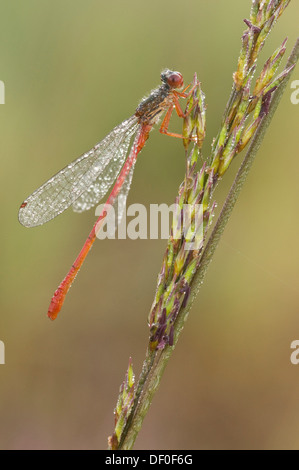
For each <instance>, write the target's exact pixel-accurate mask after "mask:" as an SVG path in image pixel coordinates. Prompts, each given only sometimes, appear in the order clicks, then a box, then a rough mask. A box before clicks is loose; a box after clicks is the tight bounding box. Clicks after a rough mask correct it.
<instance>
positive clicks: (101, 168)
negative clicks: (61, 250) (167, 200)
mask: <svg viewBox="0 0 299 470" xmlns="http://www.w3.org/2000/svg"><path fill="white" fill-rule="evenodd" d="M137 128H138V120H137V118H136V117H135V116H132V117H131V118H129V119H127V120H126V121H124V122H122V123H121V124H120V125H119V126H117V127H115V128H114V129H113V130H112V131H111V132H110V134H108V135H107V136H106V137H105V138H104V139H103V140H102V141H101V142H99V143H98V144H97V145H95V146H94V147H93V148H92V149H91V150H89V151H88V152H86V153H84V154H83V155H81V156H80V157H79V158H77V160H75V161H73V162H72V163H70V164H69V165H68V166H66V167H65V168H63V169H62V170H61V171H60V172H59V173H57V174H56V175H55V176H53V177H52V178H50V179H49V180H48V181H47V182H46V183H44V184H43V185H42V186H41V187H40V188H38V189H37V190H36V191H34V193H32V194H31V196H29V197H28V198H27V199H26V200H25V201H24V202H23V204H22V205H21V207H20V211H19V221H20V222H21V224H22V225H25V227H35V226H37V225H42V224H44V223H45V222H48V221H49V220H51V219H53V218H54V217H56V216H57V215H59V214H61V212H63V211H64V210H65V209H67V208H68V207H69V206H71V205H72V204H74V202H75V201H76V200H77V199H78V198H80V196H82V198H81V199H79V202H78V204H77V205H75V209H76V210H79V211H80V212H81V211H82V210H86V209H87V208H90V207H91V206H92V205H94V204H96V203H97V202H98V201H99V198H101V197H103V196H104V194H105V193H106V192H107V191H108V189H109V187H110V185H111V184H112V182H113V181H114V179H115V178H116V176H117V174H118V172H119V171H120V168H121V166H122V164H123V163H124V160H125V157H126V153H127V150H128V146H129V143H130V140H131V138H132V136H133V135H134V134H135V132H136V130H137ZM119 159H120V160H121V162H122V163H121V162H119ZM101 175H102V176H103V178H102V179H101V181H98V182H97V181H96V180H97V179H98V178H99V177H100V176H101Z"/></svg>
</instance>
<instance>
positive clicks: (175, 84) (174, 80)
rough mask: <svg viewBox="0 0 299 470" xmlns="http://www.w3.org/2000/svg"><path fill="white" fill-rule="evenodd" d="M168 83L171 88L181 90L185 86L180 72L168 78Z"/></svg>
mask: <svg viewBox="0 0 299 470" xmlns="http://www.w3.org/2000/svg"><path fill="white" fill-rule="evenodd" d="M167 83H168V85H169V86H170V87H171V88H181V87H182V86H183V85H184V80H183V76H182V75H181V74H180V72H172V73H171V74H169V76H168V77H167Z"/></svg>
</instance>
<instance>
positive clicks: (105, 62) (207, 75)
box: [0, 0, 299, 449]
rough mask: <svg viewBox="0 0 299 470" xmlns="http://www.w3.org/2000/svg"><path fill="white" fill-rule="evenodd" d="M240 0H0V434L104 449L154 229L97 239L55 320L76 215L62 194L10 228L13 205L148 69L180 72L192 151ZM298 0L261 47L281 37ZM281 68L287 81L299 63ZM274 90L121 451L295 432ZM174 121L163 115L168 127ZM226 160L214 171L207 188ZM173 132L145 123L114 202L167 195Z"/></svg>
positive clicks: (289, 148) (238, 18)
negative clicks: (195, 97)
mask: <svg viewBox="0 0 299 470" xmlns="http://www.w3.org/2000/svg"><path fill="white" fill-rule="evenodd" d="M250 6H251V1H249V0H243V1H242V2H240V1H236V0H225V1H224V0H222V1H221V0H210V1H206V0H197V1H186V2H184V3H182V2H180V1H178V0H172V1H169V0H165V1H163V2H161V1H157V0H151V1H150V2H140V1H137V0H129V1H127V2H123V1H120V0H114V1H113V2H107V1H103V0H84V1H83V0H64V1H63V2H61V1H58V0H51V1H49V0H42V1H41V0H27V1H26V2H24V1H21V0H13V1H10V2H7V1H3V0H1V1H0V61H1V62H0V63H1V67H0V79H1V80H2V81H3V82H4V83H5V99H6V103H5V105H1V106H0V120H1V139H0V154H1V176H0V177H1V185H0V191H1V232H0V237H1V314H0V340H2V341H4V343H5V350H6V364H5V365H0V448H1V449H106V447H107V436H108V435H110V434H111V433H112V431H113V410H114V407H115V404H116V399H117V396H118V389H119V386H120V384H121V382H122V380H123V378H124V374H125V371H126V368H127V364H128V359H129V357H130V356H132V358H133V365H134V369H135V373H136V375H138V374H139V372H140V369H141V365H142V361H143V358H144V353H145V349H146V343H147V337H148V330H147V321H146V320H147V314H148V311H149V309H150V306H151V303H152V300H153V295H154V291H155V286H156V277H157V274H158V272H159V269H160V266H161V261H162V256H163V253H164V250H165V246H166V241H165V240H137V241H131V240H119V241H117V240H116V241H113V240H104V241H97V242H96V244H95V247H94V248H93V250H92V252H91V254H90V255H89V257H88V260H87V262H86V264H85V266H84V268H83V269H82V271H81V272H80V276H78V279H77V280H76V282H75V284H74V286H73V288H72V289H71V292H70V293H69V295H68V298H67V301H66V303H65V306H64V309H63V311H62V313H61V316H60V318H59V319H57V320H56V321H55V322H53V323H51V322H50V321H49V320H48V319H47V317H46V311H47V307H48V304H49V300H50V298H51V295H52V293H53V292H54V290H55V289H56V287H57V285H58V283H59V282H60V281H61V279H62V278H63V277H64V275H65V274H66V272H67V270H68V269H69V267H70V265H71V264H72V262H73V260H74V258H75V256H76V255H77V253H78V251H79V249H80V248H81V245H82V243H83V241H84V240H85V238H86V236H87V234H88V232H89V230H90V228H91V226H92V225H93V223H94V221H95V215H94V211H93V210H91V211H90V212H88V213H85V214H83V215H78V214H74V213H73V212H72V211H71V210H69V211H67V212H65V213H64V214H63V215H62V216H60V217H58V218H57V219H55V220H53V221H51V222H50V223H48V224H46V225H45V226H42V227H39V228H35V229H25V228H24V227H22V226H21V225H20V224H19V223H18V220H17V213H18V208H19V205H20V203H21V202H22V201H23V200H24V199H25V197H26V196H28V194H30V193H31V192H32V191H33V190H34V189H36V188H37V187H38V186H40V185H41V184H42V183H43V182H44V181H45V180H46V179H48V178H49V177H50V176H52V174H54V173H55V172H57V171H58V170H59V169H60V168H62V167H63V166H65V165H66V164H67V163H69V162H70V161H72V160H73V159H74V158H76V157H77V156H79V155H80V154H81V153H83V152H84V151H86V150H88V149H89V148H90V147H92V146H93V145H94V144H95V143H96V142H98V141H99V140H101V139H102V138H103V137H104V136H105V135H106V134H107V133H108V132H109V131H110V130H111V129H112V128H113V127H114V126H115V125H117V124H118V123H120V122H121V121H122V120H123V119H125V118H127V117H128V116H130V115H131V114H133V113H134V110H135V107H136V106H137V104H138V102H139V100H140V99H141V98H142V97H143V96H144V95H145V94H146V93H147V92H148V91H150V90H151V89H152V88H154V87H155V86H157V85H159V74H160V71H161V70H162V69H163V68H164V67H169V68H173V69H175V70H179V71H181V72H182V73H183V75H184V77H185V81H186V83H187V82H189V81H191V79H192V77H193V74H194V72H195V71H196V72H197V73H198V75H199V78H200V80H201V82H202V87H203V89H204V91H205V94H206V99H207V104H208V110H207V119H208V121H207V124H208V133H207V142H206V144H205V154H206V155H208V152H209V148H210V143H211V139H212V137H213V136H214V135H216V133H217V130H218V126H219V122H220V119H221V115H222V112H223V109H224V106H225V103H226V101H227V99H228V96H229V93H230V89H231V84H232V78H231V77H232V73H233V71H234V70H235V66H236V61H237V56H238V53H239V50H240V37H241V35H242V32H243V30H244V29H245V27H244V24H243V23H242V20H243V18H246V17H248V15H249V9H250ZM298 16H299V5H298V2H291V5H290V6H289V7H288V9H287V10H286V12H285V13H284V15H283V17H282V18H281V19H280V21H279V22H278V24H277V25H276V27H275V29H274V31H273V32H272V34H271V36H270V38H269V40H268V42H267V44H266V46H265V48H264V51H263V55H262V60H263V59H264V60H265V59H266V58H267V57H268V56H269V55H270V54H271V53H272V52H273V50H274V49H275V48H276V47H278V46H279V45H280V44H281V42H282V41H283V39H284V38H285V37H286V36H288V37H289V44H288V47H289V51H290V50H291V47H292V45H293V43H294V41H295V39H296V35H298ZM298 74H299V70H298V68H297V70H295V73H294V74H293V78H292V80H294V79H296V78H297V79H298V78H299V75H298ZM291 92H292V90H291V89H290V88H289V89H288V90H287V91H286V93H285V95H284V98H283V101H282V103H281V105H280V107H279V109H278V111H277V113H276V115H275V118H274V120H273V123H272V124H271V128H270V129H269V131H268V134H267V136H266V138H265V140H264V143H263V146H262V148H261V150H260V152H259V155H258V157H257V159H256V162H255V164H254V167H253V169H252V171H251V173H250V176H249V178H248V180H247V183H246V185H245V188H244V190H243V192H242V194H241V197H240V198H239V201H238V203H237V205H236V207H235V210H234V213H233V215H232V217H231V220H230V222H229V225H228V227H227V229H226V231H225V233H224V236H223V239H222V241H221V243H220V246H219V248H218V250H217V252H216V254H215V257H214V260H213V263H212V264H211V266H210V269H209V272H208V275H207V277H206V282H205V284H204V286H203V287H202V288H201V291H200V295H199V296H198V298H197V301H196V303H195V304H194V307H193V309H192V312H191V314H190V316H189V319H188V322H187V324H186V326H185V329H184V332H183V335H182V337H181V339H180V341H179V343H178V345H177V347H176V350H175V352H174V354H173V357H172V359H171V361H170V363H169V365H168V367H167V370H166V372H165V374H164V377H163V380H162V384H161V387H160V389H159V392H158V393H157V395H156V396H155V398H154V400H153V403H152V406H151V408H150V412H149V413H148V416H147V417H146V418H145V421H144V425H143V428H142V430H141V432H140V434H139V436H138V439H137V441H136V445H135V449H266V448H269V449H296V448H298V447H299V424H298V423H299V402H298V395H299V365H298V366H295V365H292V364H291V362H290V355H291V352H292V351H291V349H290V344H291V342H292V341H293V340H295V339H299V311H298V281H299V279H298V262H299V255H298V232H299V221H298V198H299V187H298V173H299V159H298V113H299V105H297V106H295V105H293V104H291V101H290V96H291ZM180 125H181V123H180V122H178V120H177V119H176V118H174V119H173V121H172V126H173V127H172V129H179V126H180ZM237 165H238V164H237V162H236V163H235V164H234V165H233V167H232V168H231V170H230V172H229V174H228V175H226V177H225V179H224V180H223V181H222V183H221V185H219V187H218V189H217V193H216V199H217V201H218V203H219V205H220V204H221V202H223V200H224V197H225V195H226V193H227V191H228V189H229V186H230V184H231V182H232V180H233V177H234V173H235V169H236V168H237ZM183 175H184V153H183V149H182V145H181V142H178V141H177V140H176V139H171V138H167V137H165V136H162V135H160V134H159V132H157V131H156V132H153V133H152V134H151V137H150V140H149V142H148V144H147V145H146V148H145V149H144V151H143V152H142V154H141V156H140V158H139V161H138V164H137V166H136V170H135V175H134V180H133V185H132V189H131V192H130V195H129V201H128V202H129V203H135V202H138V203H143V204H146V205H147V206H148V205H149V204H150V203H162V202H166V203H169V204H171V203H173V201H174V198H175V195H176V193H177V189H178V186H179V184H180V182H181V180H182V178H183Z"/></svg>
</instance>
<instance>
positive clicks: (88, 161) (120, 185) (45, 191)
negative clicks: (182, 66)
mask: <svg viewBox="0 0 299 470" xmlns="http://www.w3.org/2000/svg"><path fill="white" fill-rule="evenodd" d="M161 81H162V84H161V85H160V86H159V87H158V88H156V89H155V90H153V91H152V92H151V93H150V95H149V96H148V97H147V98H145V99H143V100H142V101H141V103H140V104H139V106H138V107H137V109H136V111H135V114H134V115H133V116H131V117H130V118H129V119H127V120H125V121H123V122H122V123H121V124H120V125H119V126H117V127H115V128H114V129H113V130H112V131H111V132H110V134H108V135H107V136H106V137H105V138H104V139H103V140H102V141H101V142H99V143H98V144H96V145H95V146H94V147H93V148H92V149H91V150H89V151H88V152H86V153H84V154H83V155H81V156H80V157H79V158H77V159H76V160H75V161H73V162H72V163H70V164H69V165H67V166H66V167H65V168H63V169H62V170H61V171H59V172H58V173H57V174H56V175H54V176H53V177H52V178H50V179H49V180H48V181H47V182H46V183H44V184H43V185H42V186H41V187H40V188H38V189H37V190H36V191H34V193H32V194H31V196H29V197H28V198H27V199H26V200H25V201H24V202H23V203H22V204H21V207H20V211H19V221H20V223H21V224H22V225H24V226H25V227H35V226H37V225H42V224H44V223H45V222H48V221H49V220H51V219H53V218H54V217H56V216H57V215H59V214H61V213H62V212H63V211H64V210H66V209H67V208H68V207H70V206H73V209H74V210H75V211H76V212H83V211H85V210H88V209H90V208H91V207H93V206H95V205H96V204H98V203H99V202H100V200H101V199H102V198H103V197H104V196H105V194H106V193H107V192H108V190H109V188H110V187H111V186H112V184H113V183H114V182H115V184H114V186H113V188H112V190H111V192H110V195H109V197H108V199H107V201H106V202H105V205H104V208H103V210H102V212H101V214H100V216H99V217H98V219H97V221H96V223H95V225H94V226H93V228H92V230H91V232H90V234H89V235H88V237H87V240H86V242H85V243H84V245H83V248H82V249H81V251H80V253H79V255H78V256H77V258H76V260H75V261H74V263H73V265H72V267H71V269H70V270H69V272H68V274H67V275H66V277H65V278H64V280H63V281H62V282H61V284H60V285H59V287H58V289H57V290H56V291H55V293H54V295H53V297H52V300H51V303H50V306H49V310H48V316H49V317H50V318H51V319H52V320H54V319H55V318H56V317H57V315H58V313H59V311H60V309H61V307H62V305H63V302H64V299H65V296H66V294H67V292H68V290H69V288H70V287H71V285H72V283H73V281H74V279H75V277H76V275H77V273H78V271H79V269H80V268H81V266H82V264H83V262H84V260H85V258H86V256H87V254H88V252H89V250H90V248H91V247H92V245H93V243H94V241H95V239H96V235H97V233H98V231H99V230H100V228H101V226H102V225H103V221H104V220H105V217H106V214H107V211H108V209H109V207H111V205H114V204H115V202H116V201H117V199H118V198H119V196H122V205H124V204H125V200H126V197H127V195H128V192H129V189H130V184H131V181H132V176H133V170H134V165H135V162H136V159H137V157H138V155H139V153H140V151H141V150H142V148H143V147H144V145H145V142H146V140H147V139H148V137H149V133H150V131H151V129H152V127H153V126H154V124H156V123H157V122H158V120H159V118H160V117H161V114H162V113H163V112H166V114H165V117H164V119H163V121H162V124H161V127H160V132H161V133H163V134H167V135H170V136H174V137H183V136H182V135H180V134H176V133H173V132H169V131H168V125H169V121H170V117H171V114H172V112H173V109H175V110H176V112H177V114H178V115H179V116H180V117H185V114H184V113H183V111H182V109H181V107H180V104H179V98H180V97H182V98H187V97H188V96H190V94H191V93H192V91H193V90H194V88H195V86H196V85H195V84H194V85H193V86H192V87H191V89H190V91H189V92H188V93H187V92H186V90H187V89H188V88H189V86H190V85H188V86H187V87H186V88H185V89H183V90H182V88H183V86H184V82H183V77H182V75H181V74H180V73H179V72H174V71H171V70H168V69H167V70H164V71H163V72H162V73H161ZM178 90H182V91H178ZM120 215H121V214H120V213H119V214H118V218H120Z"/></svg>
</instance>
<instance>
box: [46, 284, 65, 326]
mask: <svg viewBox="0 0 299 470" xmlns="http://www.w3.org/2000/svg"><path fill="white" fill-rule="evenodd" d="M64 298H65V293H64V292H63V291H61V290H60V289H57V290H56V291H55V292H54V295H53V297H52V299H51V302H50V306H49V309H48V317H49V318H50V320H52V321H53V320H55V319H56V318H57V315H58V313H59V312H60V310H61V307H62V305H63V302H64Z"/></svg>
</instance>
